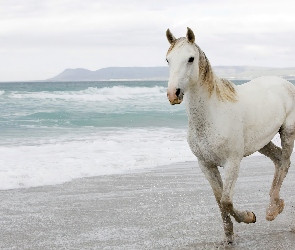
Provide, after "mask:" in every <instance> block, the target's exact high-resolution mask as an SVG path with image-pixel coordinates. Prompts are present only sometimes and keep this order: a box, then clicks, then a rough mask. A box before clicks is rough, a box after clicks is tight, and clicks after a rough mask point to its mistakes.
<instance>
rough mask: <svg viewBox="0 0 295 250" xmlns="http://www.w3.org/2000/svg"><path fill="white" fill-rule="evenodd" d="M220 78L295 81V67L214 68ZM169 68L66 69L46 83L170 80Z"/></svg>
mask: <svg viewBox="0 0 295 250" xmlns="http://www.w3.org/2000/svg"><path fill="white" fill-rule="evenodd" d="M213 70H214V72H215V73H216V74H217V75H218V76H219V77H223V78H227V79H232V80H250V79H253V78H256V77H259V76H265V75H277V76H281V77H283V78H285V79H290V80H295V67H292V68H271V67H252V66H215V67H214V66H213ZM168 76H169V69H168V67H109V68H102V69H99V70H95V71H91V70H88V69H83V68H77V69H66V70H64V71H63V72H61V73H60V74H58V75H57V76H55V77H52V78H49V79H47V80H46V81H112V80H113V81H119V80H131V81H132V80H146V81H152V80H163V81H164V80H168Z"/></svg>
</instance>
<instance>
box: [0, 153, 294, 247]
mask: <svg viewBox="0 0 295 250" xmlns="http://www.w3.org/2000/svg"><path fill="white" fill-rule="evenodd" d="M291 160H292V162H293V163H292V164H291V167H290V170H289V173H288V175H287V177H286V179H285V181H284V183H283V186H282V189H281V197H282V198H283V199H284V200H285V205H286V206H285V209H284V211H283V212H282V214H280V215H279V216H278V217H277V218H276V219H275V220H274V221H272V222H268V221H266V220H265V209H266V207H267V205H268V200H269V196H268V192H269V188H270V186H271V182H272V178H273V173H274V166H273V164H272V162H271V161H270V160H269V159H267V158H265V157H264V156H256V157H247V158H245V159H244V160H243V161H242V164H241V169H240V174H239V178H238V181H237V184H236V189H235V196H234V203H235V205H236V207H237V208H238V209H241V210H242V209H245V210H249V211H253V212H254V213H255V214H256V217H257V222H256V223H255V224H249V225H247V224H238V223H236V222H234V230H235V235H236V242H235V244H234V245H232V246H230V248H226V249H292V247H293V246H294V243H295V233H294V232H292V228H293V229H294V228H295V193H294V191H293V190H294V179H295V168H294V167H295V156H294V154H293V155H292V158H291ZM221 172H223V169H221ZM0 198H1V206H0V213H1V217H0V218H1V219H0V220H1V223H0V229H1V235H0V248H1V249H217V248H218V247H219V246H220V245H219V243H220V242H221V241H222V239H223V227H222V222H221V218H220V213H219V209H218V206H217V204H216V202H215V198H214V196H213V192H212V190H211V187H210V185H209V184H208V182H207V180H206V179H205V177H204V175H203V173H202V172H201V171H200V169H199V167H198V165H197V163H196V162H187V163H179V164H172V165H168V166H161V167H157V168H153V169H144V171H143V170H142V169H141V170H139V171H138V172H133V173H125V174H116V175H106V176H98V177H87V178H83V179H76V180H73V181H71V182H67V183H64V184H60V185H54V186H42V187H32V188H26V189H12V190H3V191H0ZM219 249H220V248H219Z"/></svg>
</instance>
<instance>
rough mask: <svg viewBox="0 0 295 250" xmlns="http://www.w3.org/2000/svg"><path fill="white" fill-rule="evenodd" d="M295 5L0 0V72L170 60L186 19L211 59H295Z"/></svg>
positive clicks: (4, 75) (24, 73)
mask: <svg viewBox="0 0 295 250" xmlns="http://www.w3.org/2000/svg"><path fill="white" fill-rule="evenodd" d="M292 6H293V2H292V1H288V0H282V1H280V4H278V2H277V1H272V0H270V1H264V0H260V1H257V0H256V1H253V0H248V1H240V0H236V1H234V0H225V1H217V0H208V1H200V0H199V1H189V0H184V1H175V0H170V1H167V0H163V1H155V0H150V1H135V0H128V1H117V0H108V1H106V0H105V1H95V0H83V1H82V0H71V1H69V0H43V1H39V0H27V1H21V0H2V1H1V8H0V22H1V26H0V80H9V79H11V80H21V79H27V80H29V79H45V78H49V77H51V76H54V75H55V74H57V73H59V72H60V71H62V70H64V69H65V68H70V67H72V68H75V67H84V68H88V69H93V70H95V69H99V68H101V67H108V66H157V65H165V54H166V50H167V49H168V43H167V41H166V37H165V31H166V29H167V28H170V29H171V31H172V32H173V33H174V35H175V36H176V37H179V36H184V35H185V32H186V27H187V26H189V27H191V28H192V29H193V30H194V32H195V35H196V41H197V43H198V44H199V45H200V46H201V48H202V49H203V50H204V51H205V52H206V53H207V55H208V57H209V59H210V61H211V63H212V64H213V65H246V64H249V65H253V64H255V65H260V66H294V64H293V62H294V51H295V25H294V24H295V15H294V14H293V9H294V8H292ZM274 57H275V58H274ZM255 58H256V59H255Z"/></svg>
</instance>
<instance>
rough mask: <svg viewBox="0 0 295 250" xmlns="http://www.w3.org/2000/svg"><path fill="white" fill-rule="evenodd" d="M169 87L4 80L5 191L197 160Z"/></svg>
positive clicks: (0, 124) (0, 98)
mask: <svg viewBox="0 0 295 250" xmlns="http://www.w3.org/2000/svg"><path fill="white" fill-rule="evenodd" d="M243 82H245V81H235V83H236V84H241V83H243ZM293 83H295V82H293ZM166 86H167V82H157V81H152V82H144V81H139V82H136V81H131V82H127V81H126V82H125V81H116V82H15V83H13V82H9V83H0V106H1V116H0V138H1V140H0V154H1V157H0V189H9V188H19V187H31V186H40V185H49V184H57V183H62V182H65V181H70V180H72V179H74V178H81V177H87V176H97V175H104V174H112V173H122V172H124V171H126V170H132V169H141V168H145V167H156V166H159V165H163V164H170V163H174V162H182V161H189V160H195V157H194V156H193V155H192V153H191V152H190V150H189V148H188V145H187V143H186V128H187V118H186V113H185V106H184V105H174V106H171V105H170V104H169V102H168V100H167V97H166Z"/></svg>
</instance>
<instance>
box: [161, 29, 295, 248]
mask: <svg viewBox="0 0 295 250" xmlns="http://www.w3.org/2000/svg"><path fill="white" fill-rule="evenodd" d="M166 36H167V39H168V41H169V43H170V44H171V46H170V48H169V50H168V52H167V58H166V59H167V62H168V63H169V74H170V76H169V82H168V89H167V97H168V99H169V101H170V103H171V104H172V105H174V104H180V103H181V102H182V100H183V97H185V104H186V109H187V116H188V124H189V126H188V135H187V141H188V144H189V146H190V148H191V150H192V152H193V154H194V155H195V156H196V157H197V158H198V163H199V166H200V168H201V169H202V171H203V173H204V174H205V176H206V178H207V179H208V181H209V183H210V185H211V187H212V189H213V192H214V195H215V198H216V201H217V203H218V206H219V208H220V211H221V216H222V220H223V224H224V231H225V240H226V242H228V243H231V242H232V241H233V223H232V221H231V217H230V216H233V217H234V218H235V220H236V221H237V222H244V223H254V222H255V221H256V217H255V214H254V213H253V212H249V211H239V210H237V209H236V208H235V207H234V205H233V194H234V187H235V183H236V180H237V177H238V173H239V168H240V161H241V160H242V158H243V157H245V156H248V155H250V154H252V153H254V152H256V151H259V152H260V153H262V154H264V155H266V156H267V157H269V158H270V159H271V160H272V161H273V163H274V165H275V174H274V178H273V183H272V186H271V189H270V193H269V194H270V203H269V206H268V208H267V209H266V219H267V220H269V221H271V220H274V219H275V218H276V216H277V215H278V214H279V213H281V212H282V211H283V208H284V201H283V200H282V199H280V196H279V192H280V188H281V185H282V182H283V180H284V178H285V176H286V174H287V172H288V169H289V166H290V155H291V153H292V150H293V146H294V139H295V87H294V86H293V85H292V84H291V83H290V82H288V81H287V80H284V79H282V78H279V77H276V76H266V77H259V78H256V79H254V80H252V81H250V82H248V83H245V84H243V85H240V86H235V85H234V84H233V83H231V82H230V81H228V80H226V79H222V78H219V77H217V76H216V75H215V74H214V72H213V70H212V68H211V66H210V63H209V61H208V59H207V57H206V55H205V53H204V52H203V51H202V50H201V49H200V48H199V47H198V46H197V45H196V44H195V36H194V33H193V31H192V30H191V29H190V28H188V30H187V34H186V37H182V38H179V39H176V38H175V37H174V36H173V35H172V33H171V32H170V30H169V29H168V30H167V32H166ZM278 132H279V133H280V137H281V146H282V148H279V147H277V146H275V145H274V144H273V143H272V142H271V139H272V138H273V137H274V136H275V134H276V133H278ZM218 166H223V167H224V169H225V177H224V182H223V181H222V178H221V176H220V173H219V170H218Z"/></svg>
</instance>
